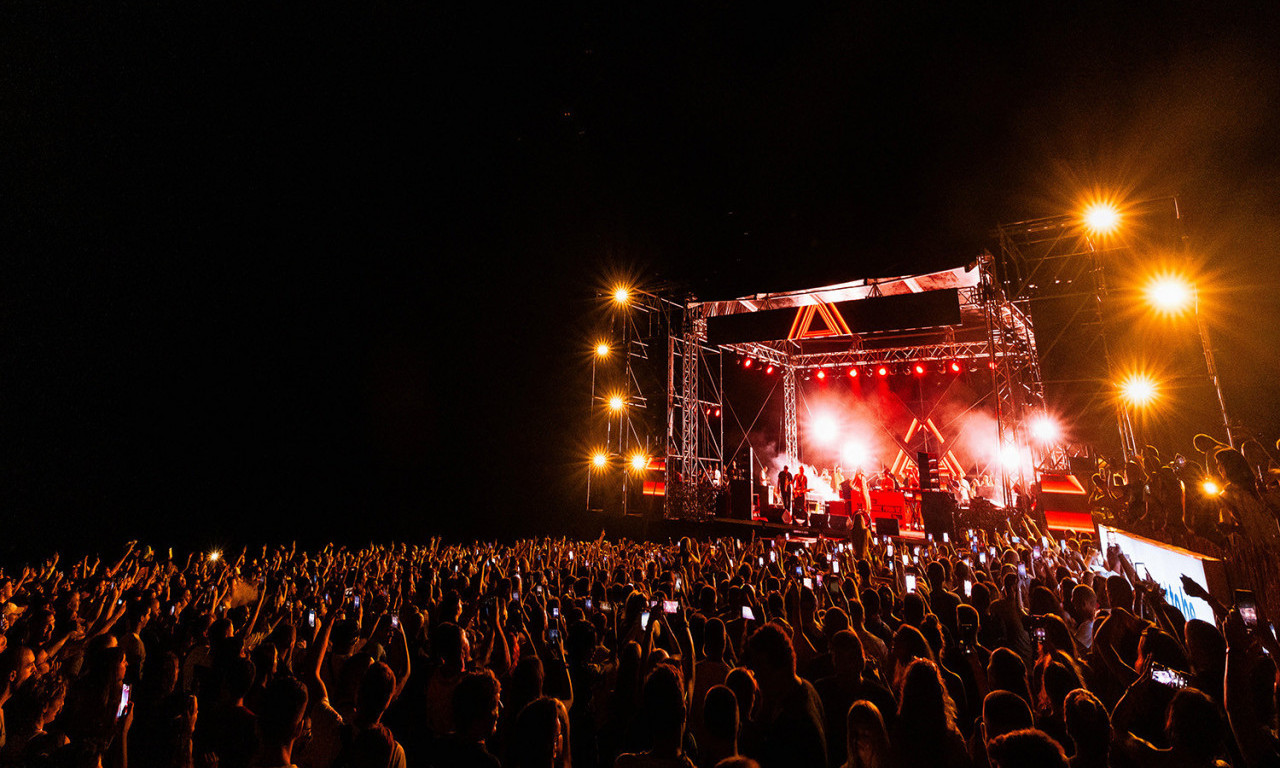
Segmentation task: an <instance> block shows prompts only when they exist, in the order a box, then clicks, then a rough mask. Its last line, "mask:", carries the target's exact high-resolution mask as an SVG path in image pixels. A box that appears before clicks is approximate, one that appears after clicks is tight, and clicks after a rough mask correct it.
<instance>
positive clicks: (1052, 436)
mask: <svg viewBox="0 0 1280 768" xmlns="http://www.w3.org/2000/svg"><path fill="white" fill-rule="evenodd" d="M1061 434H1062V429H1061V428H1060V427H1059V426H1058V422H1056V421H1054V420H1053V419H1052V418H1051V417H1049V416H1047V415H1046V416H1037V417H1036V418H1035V419H1034V420H1032V422H1031V436H1032V437H1033V438H1035V439H1036V442H1040V443H1052V442H1054V441H1055V440H1057V439H1058V436H1059V435H1061Z"/></svg>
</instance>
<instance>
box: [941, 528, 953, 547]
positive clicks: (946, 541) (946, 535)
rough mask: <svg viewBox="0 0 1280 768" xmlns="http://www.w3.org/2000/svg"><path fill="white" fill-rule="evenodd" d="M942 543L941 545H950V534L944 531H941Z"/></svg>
mask: <svg viewBox="0 0 1280 768" xmlns="http://www.w3.org/2000/svg"><path fill="white" fill-rule="evenodd" d="M942 543H943V544H950V543H951V534H949V533H947V532H946V531H943V532H942Z"/></svg>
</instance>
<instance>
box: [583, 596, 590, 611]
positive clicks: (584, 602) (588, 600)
mask: <svg viewBox="0 0 1280 768" xmlns="http://www.w3.org/2000/svg"><path fill="white" fill-rule="evenodd" d="M582 604H583V605H584V606H586V608H587V610H588V611H589V610H591V598H589V597H588V598H587V599H586V600H583V601H582Z"/></svg>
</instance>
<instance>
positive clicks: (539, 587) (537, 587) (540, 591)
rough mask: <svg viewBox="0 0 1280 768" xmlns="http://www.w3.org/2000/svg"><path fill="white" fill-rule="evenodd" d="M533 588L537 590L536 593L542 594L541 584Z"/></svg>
mask: <svg viewBox="0 0 1280 768" xmlns="http://www.w3.org/2000/svg"><path fill="white" fill-rule="evenodd" d="M534 589H536V590H538V594H542V585H541V584H539V585H538V586H536V587H534Z"/></svg>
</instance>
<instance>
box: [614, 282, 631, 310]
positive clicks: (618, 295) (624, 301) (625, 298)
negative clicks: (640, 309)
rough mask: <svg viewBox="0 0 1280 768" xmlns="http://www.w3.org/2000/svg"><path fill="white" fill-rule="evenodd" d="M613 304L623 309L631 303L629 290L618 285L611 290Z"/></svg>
mask: <svg viewBox="0 0 1280 768" xmlns="http://www.w3.org/2000/svg"><path fill="white" fill-rule="evenodd" d="M613 303H615V304H617V305H618V306H620V307H625V306H626V305H628V304H630V303H631V289H630V288H628V287H626V286H625V285H619V286H617V287H615V288H614V289H613Z"/></svg>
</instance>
